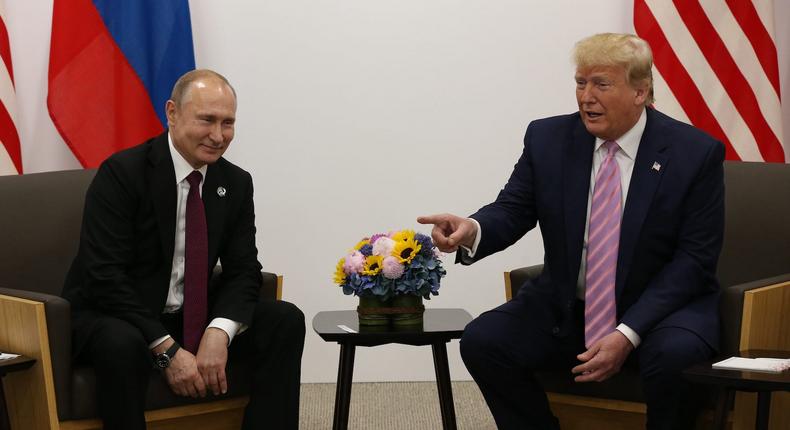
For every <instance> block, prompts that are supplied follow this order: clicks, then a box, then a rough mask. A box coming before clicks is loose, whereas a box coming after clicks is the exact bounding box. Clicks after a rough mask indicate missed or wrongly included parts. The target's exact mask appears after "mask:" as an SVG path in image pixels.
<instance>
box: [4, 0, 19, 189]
mask: <svg viewBox="0 0 790 430" xmlns="http://www.w3.org/2000/svg"><path fill="white" fill-rule="evenodd" d="M5 16H6V14H5V4H4V2H3V0H0V57H2V59H3V60H2V61H0V175H12V174H17V173H22V152H21V150H20V147H19V134H18V132H17V128H16V91H15V90H14V69H13V67H12V65H11V47H10V44H9V41H8V31H7V30H6V26H5Z"/></svg>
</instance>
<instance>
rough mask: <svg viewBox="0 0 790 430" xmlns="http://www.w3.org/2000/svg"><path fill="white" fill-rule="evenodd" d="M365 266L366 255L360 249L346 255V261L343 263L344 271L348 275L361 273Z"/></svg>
mask: <svg viewBox="0 0 790 430" xmlns="http://www.w3.org/2000/svg"><path fill="white" fill-rule="evenodd" d="M363 266H365V256H364V255H362V253H361V252H359V251H354V252H353V253H351V254H349V256H348V257H346V262H345V263H343V272H345V273H346V275H350V274H352V273H359V272H361V271H362V267H363Z"/></svg>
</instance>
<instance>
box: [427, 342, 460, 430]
mask: <svg viewBox="0 0 790 430" xmlns="http://www.w3.org/2000/svg"><path fill="white" fill-rule="evenodd" d="M431 347H432V348H433V365H434V368H435V369H436V385H437V387H438V389H439V405H440V406H441V410H442V428H443V429H444V430H455V429H456V423H455V406H453V387H452V385H450V365H449V364H448V363H447V344H446V343H444V342H441V343H434V344H432V345H431Z"/></svg>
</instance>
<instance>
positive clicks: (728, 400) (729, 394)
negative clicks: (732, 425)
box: [713, 388, 735, 430]
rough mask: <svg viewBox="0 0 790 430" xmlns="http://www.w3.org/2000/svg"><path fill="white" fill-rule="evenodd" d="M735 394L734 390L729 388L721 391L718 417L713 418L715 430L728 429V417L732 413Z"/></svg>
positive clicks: (718, 402)
mask: <svg viewBox="0 0 790 430" xmlns="http://www.w3.org/2000/svg"><path fill="white" fill-rule="evenodd" d="M734 394H735V392H734V391H733V390H730V389H727V388H722V389H721V390H720V391H719V399H718V401H717V402H716V415H715V416H714V417H713V428H714V429H716V430H724V429H726V428H727V415H729V413H730V407H732V400H733V396H734Z"/></svg>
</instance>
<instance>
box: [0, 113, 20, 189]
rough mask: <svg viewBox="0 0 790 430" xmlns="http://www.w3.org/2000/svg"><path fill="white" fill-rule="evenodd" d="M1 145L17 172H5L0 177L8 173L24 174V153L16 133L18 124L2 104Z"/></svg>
mask: <svg viewBox="0 0 790 430" xmlns="http://www.w3.org/2000/svg"><path fill="white" fill-rule="evenodd" d="M0 143H2V146H3V148H4V149H5V152H6V153H8V156H9V157H10V158H11V161H12V162H13V163H14V167H15V168H16V172H3V171H0V175H2V174H8V173H22V152H21V148H20V145H19V134H18V133H17V131H16V124H14V120H13V119H11V115H9V113H8V110H6V108H5V105H4V104H0Z"/></svg>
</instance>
